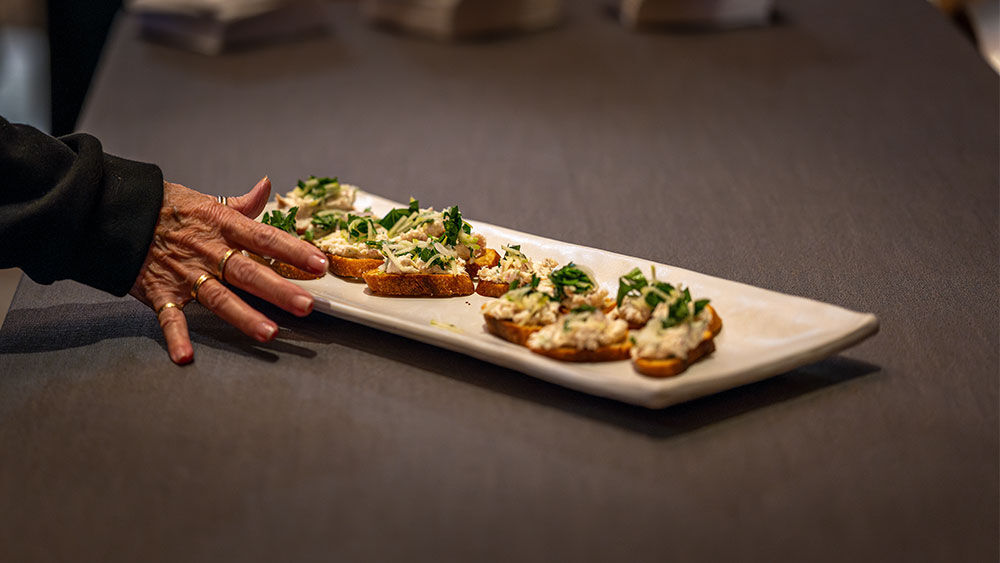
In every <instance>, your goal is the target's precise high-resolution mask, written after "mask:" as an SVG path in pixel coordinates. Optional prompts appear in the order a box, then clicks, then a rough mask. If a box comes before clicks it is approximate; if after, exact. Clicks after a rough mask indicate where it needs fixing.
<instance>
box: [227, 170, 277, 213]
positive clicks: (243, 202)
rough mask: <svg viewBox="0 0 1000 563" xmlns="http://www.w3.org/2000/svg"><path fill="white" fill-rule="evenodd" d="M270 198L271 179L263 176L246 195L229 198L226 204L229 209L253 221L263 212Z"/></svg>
mask: <svg viewBox="0 0 1000 563" xmlns="http://www.w3.org/2000/svg"><path fill="white" fill-rule="evenodd" d="M270 197H271V179H270V178H268V177H267V176H264V177H263V178H261V179H260V181H259V182H257V185H256V186H254V187H253V189H251V190H250V191H249V192H248V193H247V194H246V195H241V196H239V197H231V198H229V201H228V202H227V203H228V204H229V207H232V208H233V209H235V210H236V211H239V212H240V213H242V214H243V215H245V216H247V217H249V218H251V219H253V218H255V217H257V216H258V215H260V213H261V211H264V206H265V205H267V200H268V199H270Z"/></svg>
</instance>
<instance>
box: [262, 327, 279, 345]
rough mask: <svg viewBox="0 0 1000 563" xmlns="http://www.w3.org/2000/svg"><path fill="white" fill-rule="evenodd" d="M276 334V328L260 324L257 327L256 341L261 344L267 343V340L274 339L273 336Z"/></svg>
mask: <svg viewBox="0 0 1000 563" xmlns="http://www.w3.org/2000/svg"><path fill="white" fill-rule="evenodd" d="M276 332H278V327H277V326H275V325H273V324H271V323H260V325H258V326H257V339H258V340H260V341H261V342H267V341H268V340H270V339H272V338H274V334H275V333H276Z"/></svg>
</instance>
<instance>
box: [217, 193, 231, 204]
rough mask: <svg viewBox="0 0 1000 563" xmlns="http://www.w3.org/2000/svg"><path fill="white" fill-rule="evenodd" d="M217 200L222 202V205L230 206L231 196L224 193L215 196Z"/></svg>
mask: <svg viewBox="0 0 1000 563" xmlns="http://www.w3.org/2000/svg"><path fill="white" fill-rule="evenodd" d="M215 201H217V202H219V203H221V204H222V205H225V206H226V207H228V206H229V198H228V197H226V196H224V195H217V196H215Z"/></svg>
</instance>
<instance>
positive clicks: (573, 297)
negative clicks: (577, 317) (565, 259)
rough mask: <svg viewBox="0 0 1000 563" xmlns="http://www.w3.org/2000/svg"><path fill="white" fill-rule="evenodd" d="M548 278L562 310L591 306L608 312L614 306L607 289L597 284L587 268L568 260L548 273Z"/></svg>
mask: <svg viewBox="0 0 1000 563" xmlns="http://www.w3.org/2000/svg"><path fill="white" fill-rule="evenodd" d="M548 280H549V282H551V284H552V291H553V292H554V293H553V295H555V297H556V299H558V300H559V302H560V303H561V304H562V308H563V311H572V310H574V309H579V308H580V307H593V308H595V309H600V310H602V311H604V312H609V311H611V309H612V308H613V307H614V306H615V302H614V301H612V300H611V299H609V298H608V291H607V290H606V289H602V288H600V287H598V286H597V283H596V282H595V281H594V274H593V272H591V271H590V270H589V268H585V267H581V266H577V265H576V264H574V263H572V262H570V263H569V264H566V265H565V266H563V267H562V268H559V269H558V270H555V271H553V272H552V273H551V274H549V277H548Z"/></svg>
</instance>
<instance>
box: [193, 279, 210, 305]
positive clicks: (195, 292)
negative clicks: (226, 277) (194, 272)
mask: <svg viewBox="0 0 1000 563" xmlns="http://www.w3.org/2000/svg"><path fill="white" fill-rule="evenodd" d="M214 277H215V276H213V275H212V274H202V275H201V277H200V278H198V281H196V282H194V285H193V286H191V297H193V298H194V299H195V301H197V300H198V290H199V289H201V284H203V283H205V281H206V280H210V279H213V278H214Z"/></svg>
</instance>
